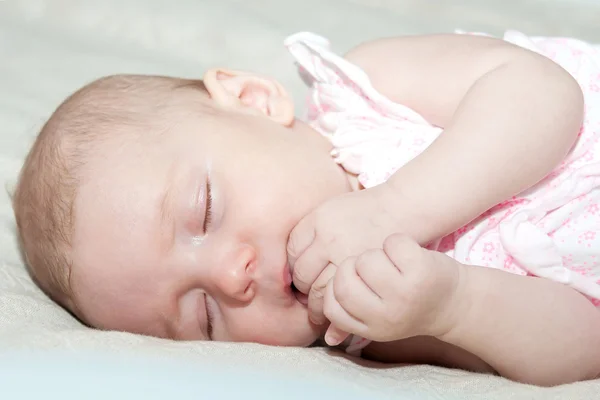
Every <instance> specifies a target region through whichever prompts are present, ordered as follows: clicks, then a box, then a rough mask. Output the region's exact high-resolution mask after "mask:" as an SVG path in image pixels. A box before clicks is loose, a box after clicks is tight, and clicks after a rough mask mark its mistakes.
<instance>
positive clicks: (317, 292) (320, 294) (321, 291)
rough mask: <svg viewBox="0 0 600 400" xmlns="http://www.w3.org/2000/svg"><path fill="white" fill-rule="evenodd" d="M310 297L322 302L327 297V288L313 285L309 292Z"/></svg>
mask: <svg viewBox="0 0 600 400" xmlns="http://www.w3.org/2000/svg"><path fill="white" fill-rule="evenodd" d="M308 297H310V298H312V299H315V300H322V299H323V298H324V297H325V286H324V285H318V284H315V285H312V286H311V287H310V291H309V292H308Z"/></svg>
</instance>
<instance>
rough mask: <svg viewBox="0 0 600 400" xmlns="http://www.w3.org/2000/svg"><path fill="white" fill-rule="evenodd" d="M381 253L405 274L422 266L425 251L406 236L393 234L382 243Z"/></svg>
mask: <svg viewBox="0 0 600 400" xmlns="http://www.w3.org/2000/svg"><path fill="white" fill-rule="evenodd" d="M383 251H384V252H385V254H386V255H387V256H388V258H389V259H390V261H391V262H392V263H393V264H394V265H395V266H396V268H397V269H398V270H399V271H401V272H403V273H407V272H409V271H411V270H412V269H414V268H418V267H419V266H420V265H422V264H423V258H424V256H425V255H426V254H427V250H425V249H423V248H422V247H421V246H419V244H418V243H417V242H415V241H414V240H413V239H411V238H409V237H408V236H406V235H401V234H393V235H390V236H388V237H387V238H386V239H385V240H384V242H383Z"/></svg>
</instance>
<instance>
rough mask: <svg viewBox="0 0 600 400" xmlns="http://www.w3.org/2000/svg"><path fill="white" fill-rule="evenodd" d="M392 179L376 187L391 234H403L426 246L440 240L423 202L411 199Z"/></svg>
mask: <svg viewBox="0 0 600 400" xmlns="http://www.w3.org/2000/svg"><path fill="white" fill-rule="evenodd" d="M398 186H400V185H398V184H394V182H393V181H392V180H391V179H390V180H388V181H387V182H384V183H382V184H381V185H379V186H376V187H375V188H373V189H375V190H376V191H377V193H378V199H379V204H381V207H382V209H383V211H384V212H383V214H384V215H385V218H386V219H387V221H388V223H389V224H390V225H391V227H390V230H391V232H390V234H393V233H403V234H405V235H407V236H408V237H410V238H411V239H413V240H415V241H416V242H417V243H419V244H420V245H421V246H424V245H426V244H428V243H430V242H432V241H433V240H435V239H438V236H436V232H435V230H434V229H431V228H432V227H434V226H435V225H434V224H433V223H432V221H430V218H428V216H427V215H426V213H424V212H423V210H422V202H421V201H418V199H415V198H413V197H411V194H410V193H408V192H407V191H406V190H404V189H403V188H402V187H398Z"/></svg>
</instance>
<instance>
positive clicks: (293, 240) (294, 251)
mask: <svg viewBox="0 0 600 400" xmlns="http://www.w3.org/2000/svg"><path fill="white" fill-rule="evenodd" d="M298 236H299V234H298V233H297V231H296V230H293V231H292V233H291V234H290V237H289V239H288V242H287V248H286V250H287V253H288V255H289V256H290V257H294V258H296V257H298V256H299V255H300V250H299V248H298Z"/></svg>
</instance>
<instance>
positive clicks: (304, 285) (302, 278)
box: [292, 266, 313, 289]
mask: <svg viewBox="0 0 600 400" xmlns="http://www.w3.org/2000/svg"><path fill="white" fill-rule="evenodd" d="M292 278H293V279H292V280H293V282H294V285H296V287H298V289H308V288H309V287H310V286H311V284H312V282H313V281H312V279H311V275H310V273H309V271H307V270H306V269H304V268H302V267H300V268H298V266H296V268H294V273H293V277H292Z"/></svg>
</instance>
